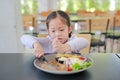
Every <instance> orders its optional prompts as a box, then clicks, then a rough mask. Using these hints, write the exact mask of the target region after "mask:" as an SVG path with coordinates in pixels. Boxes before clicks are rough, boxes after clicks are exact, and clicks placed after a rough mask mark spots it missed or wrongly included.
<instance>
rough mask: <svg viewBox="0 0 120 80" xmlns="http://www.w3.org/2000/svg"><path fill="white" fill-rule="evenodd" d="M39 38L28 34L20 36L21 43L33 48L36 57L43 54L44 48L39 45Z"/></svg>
mask: <svg viewBox="0 0 120 80" xmlns="http://www.w3.org/2000/svg"><path fill="white" fill-rule="evenodd" d="M38 39H39V38H36V37H32V36H30V35H23V36H22V37H21V41H22V43H23V44H24V45H25V46H27V47H29V48H33V49H34V55H35V56H36V57H41V56H42V55H43V54H44V50H43V48H42V46H41V44H40V43H39V42H38V41H37V40H38Z"/></svg>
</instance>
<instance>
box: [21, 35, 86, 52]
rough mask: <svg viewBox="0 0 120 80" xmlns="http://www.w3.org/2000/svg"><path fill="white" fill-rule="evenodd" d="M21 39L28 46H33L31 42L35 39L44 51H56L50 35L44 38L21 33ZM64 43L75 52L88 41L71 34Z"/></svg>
mask: <svg viewBox="0 0 120 80" xmlns="http://www.w3.org/2000/svg"><path fill="white" fill-rule="evenodd" d="M21 41H22V43H23V44H24V45H25V46H27V47H29V48H33V43H34V42H36V41H37V42H39V43H40V44H41V46H42V47H43V49H44V52H45V53H55V52H56V51H55V49H54V48H53V46H52V42H51V38H50V36H47V37H45V38H40V37H33V36H30V35H23V36H22V37H21ZM66 43H67V44H68V45H70V47H71V50H72V52H75V53H79V52H80V50H82V49H83V48H85V47H87V45H88V41H87V40H86V39H85V38H80V37H77V36H73V35H72V36H71V37H70V38H69V39H68V41H67V42H66ZM72 52H66V53H72Z"/></svg>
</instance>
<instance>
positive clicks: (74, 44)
mask: <svg viewBox="0 0 120 80" xmlns="http://www.w3.org/2000/svg"><path fill="white" fill-rule="evenodd" d="M66 44H68V45H69V46H70V47H71V51H73V52H79V51H80V50H82V49H83V48H85V47H87V46H88V40H87V39H85V38H78V37H75V38H74V39H72V40H70V41H68V42H67V43H66Z"/></svg>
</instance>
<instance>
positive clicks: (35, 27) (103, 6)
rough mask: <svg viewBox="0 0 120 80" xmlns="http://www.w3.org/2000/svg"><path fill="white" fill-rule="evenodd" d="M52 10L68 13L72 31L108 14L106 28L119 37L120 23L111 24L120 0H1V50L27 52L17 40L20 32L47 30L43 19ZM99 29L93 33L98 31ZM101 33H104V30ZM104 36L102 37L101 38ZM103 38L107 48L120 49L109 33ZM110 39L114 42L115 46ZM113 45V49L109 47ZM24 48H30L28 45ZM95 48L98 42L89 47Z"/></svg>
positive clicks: (79, 29) (115, 50) (117, 12)
mask: <svg viewBox="0 0 120 80" xmlns="http://www.w3.org/2000/svg"><path fill="white" fill-rule="evenodd" d="M54 10H62V11H65V12H66V13H67V14H68V15H69V16H70V18H71V24H72V25H73V33H75V34H79V33H80V32H85V31H87V27H88V26H87V25H88V24H87V20H90V19H92V18H101V17H107V18H108V17H109V19H110V23H109V30H107V31H108V32H109V34H112V35H113V34H114V33H115V35H117V36H118V37H119V35H120V24H117V27H116V28H114V26H115V24H114V19H116V18H115V16H116V15H117V16H118V17H119V16H120V0H1V3H0V33H1V34H0V45H1V46H0V53H2V52H3V53H10V52H11V53H12V52H15V53H16V52H17V53H21V52H26V48H25V46H23V45H22V44H21V42H20V37H21V36H22V35H23V34H28V35H33V36H38V34H46V33H47V32H46V24H45V20H46V17H47V16H48V14H49V13H51V12H52V11H54ZM84 14H89V16H88V15H85V16H83V15H84ZM91 14H92V15H94V16H91ZM101 14H102V15H101ZM103 15H104V16H103ZM117 21H118V20H117ZM99 32H100V31H97V32H96V33H97V34H99ZM100 34H101V32H100ZM92 36H93V35H92ZM103 36H104V37H106V34H105V35H103ZM104 37H102V38H101V39H102V40H104ZM105 39H108V41H107V42H108V43H107V45H106V47H107V49H106V52H112V53H114V52H115V53H119V52H120V50H119V48H120V46H119V44H120V40H119V38H117V39H116V38H115V39H114V38H113V36H112V38H105ZM111 40H112V42H111ZM113 43H115V45H114V47H113ZM109 44H110V45H109ZM112 48H114V49H113V50H111V49H112ZM103 49H104V48H100V51H101V52H102V51H103ZM27 51H28V52H31V50H30V51H29V49H27ZM98 51H99V48H98V46H95V48H91V49H90V52H91V53H93V52H98Z"/></svg>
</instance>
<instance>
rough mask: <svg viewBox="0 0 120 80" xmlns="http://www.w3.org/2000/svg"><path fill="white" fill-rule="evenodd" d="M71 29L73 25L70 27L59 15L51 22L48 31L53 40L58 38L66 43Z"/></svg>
mask: <svg viewBox="0 0 120 80" xmlns="http://www.w3.org/2000/svg"><path fill="white" fill-rule="evenodd" d="M71 31H72V29H71V27H68V26H67V24H66V23H65V22H62V21H61V19H60V18H59V17H56V18H55V19H52V20H51V21H50V22H49V29H48V33H49V35H50V37H51V38H52V40H53V39H55V38H57V39H58V41H60V42H61V43H65V42H66V41H67V40H68V38H69V33H70V32H71Z"/></svg>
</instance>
